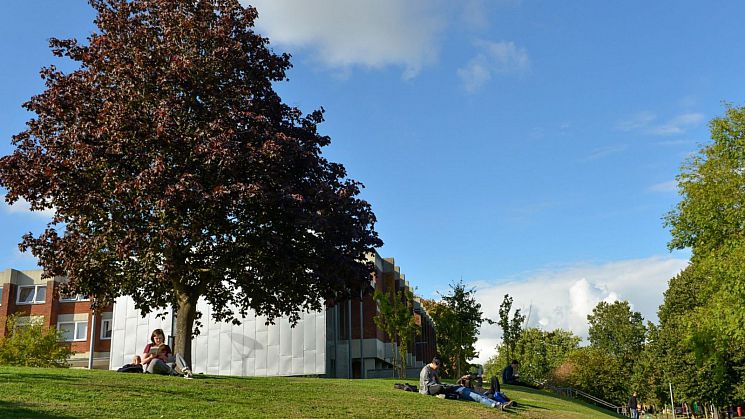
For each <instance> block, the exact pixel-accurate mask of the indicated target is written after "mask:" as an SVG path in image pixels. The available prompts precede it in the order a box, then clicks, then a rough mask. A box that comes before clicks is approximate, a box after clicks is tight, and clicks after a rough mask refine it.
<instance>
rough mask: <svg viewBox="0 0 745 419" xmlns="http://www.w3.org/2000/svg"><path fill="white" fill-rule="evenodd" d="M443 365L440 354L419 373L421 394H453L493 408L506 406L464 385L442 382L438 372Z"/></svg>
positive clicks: (444, 395) (445, 395)
mask: <svg viewBox="0 0 745 419" xmlns="http://www.w3.org/2000/svg"><path fill="white" fill-rule="evenodd" d="M441 365H442V361H441V360H440V358H439V357H438V356H435V357H434V358H432V362H430V363H429V364H427V365H425V366H424V368H422V372H421V373H420V374H419V392H420V393H421V394H428V395H430V396H439V395H442V396H443V397H447V396H453V397H457V398H460V399H463V400H473V401H476V402H479V403H481V404H483V405H484V406H489V407H491V408H500V409H504V408H505V406H504V404H502V403H499V402H497V401H495V400H491V399H489V398H486V397H484V396H482V395H480V394H479V393H477V392H475V391H471V390H470V389H468V388H466V387H464V386H459V385H455V386H453V385H447V384H442V382H440V377H438V374H437V372H438V370H439V369H440V366H441Z"/></svg>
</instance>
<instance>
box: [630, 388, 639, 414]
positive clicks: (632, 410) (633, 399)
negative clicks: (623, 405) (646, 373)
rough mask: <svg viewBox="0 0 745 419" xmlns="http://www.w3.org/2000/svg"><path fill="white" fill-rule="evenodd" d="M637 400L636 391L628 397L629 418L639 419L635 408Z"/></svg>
mask: <svg viewBox="0 0 745 419" xmlns="http://www.w3.org/2000/svg"><path fill="white" fill-rule="evenodd" d="M638 403H639V402H637V400H636V392H634V394H632V395H631V397H629V412H630V413H631V419H639V410H638V409H637V406H638Z"/></svg>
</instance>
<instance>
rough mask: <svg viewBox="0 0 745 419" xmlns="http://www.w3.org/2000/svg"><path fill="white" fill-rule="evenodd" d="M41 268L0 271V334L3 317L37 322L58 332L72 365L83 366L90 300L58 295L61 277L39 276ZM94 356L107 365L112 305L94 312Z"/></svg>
mask: <svg viewBox="0 0 745 419" xmlns="http://www.w3.org/2000/svg"><path fill="white" fill-rule="evenodd" d="M41 274H42V271H41V270H29V271H19V270H15V269H6V270H5V271H3V272H0V334H2V335H5V332H6V331H5V318H6V317H7V316H9V315H11V314H15V315H16V316H18V322H19V323H20V324H23V323H25V322H29V321H39V322H42V324H43V325H44V326H46V327H55V328H57V329H58V330H60V331H61V332H62V338H63V340H64V342H65V343H66V344H67V345H69V346H70V349H71V350H73V351H74V352H75V355H74V356H73V358H72V359H71V363H72V364H73V365H87V360H88V357H89V355H90V338H91V332H92V331H93V330H92V327H91V324H92V323H93V321H92V320H93V318H92V313H91V310H90V300H89V299H88V297H87V296H84V295H67V296H65V295H60V284H62V283H64V282H65V281H66V279H65V278H62V277H58V278H54V279H42V278H41ZM95 325H96V326H95V328H96V330H95V342H94V354H93V355H94V356H93V357H94V359H97V360H99V362H96V365H97V366H98V365H100V366H104V367H106V366H108V360H109V351H110V347H111V331H112V306H108V307H106V308H104V309H103V310H102V312H101V313H100V314H97V315H96V321H95Z"/></svg>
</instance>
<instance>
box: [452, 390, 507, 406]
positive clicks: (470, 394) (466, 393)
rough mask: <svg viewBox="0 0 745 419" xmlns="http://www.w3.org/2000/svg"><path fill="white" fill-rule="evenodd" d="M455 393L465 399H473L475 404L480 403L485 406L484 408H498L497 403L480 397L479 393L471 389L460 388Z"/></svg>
mask: <svg viewBox="0 0 745 419" xmlns="http://www.w3.org/2000/svg"><path fill="white" fill-rule="evenodd" d="M455 392H456V393H458V395H459V396H460V397H461V398H463V399H471V400H473V401H475V402H479V403H481V404H483V405H484V406H489V407H496V406H497V402H495V401H494V400H491V399H488V398H486V397H484V396H482V395H480V394H479V393H476V392H475V391H471V390H470V389H468V388H466V387H462V386H460V387H458V388H457V389H455Z"/></svg>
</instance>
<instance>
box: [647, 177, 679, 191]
mask: <svg viewBox="0 0 745 419" xmlns="http://www.w3.org/2000/svg"><path fill="white" fill-rule="evenodd" d="M647 190H648V191H649V192H677V190H678V182H677V181H674V180H671V181H668V182H660V183H655V184H654V185H652V186H650V187H649V188H648V189H647Z"/></svg>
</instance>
